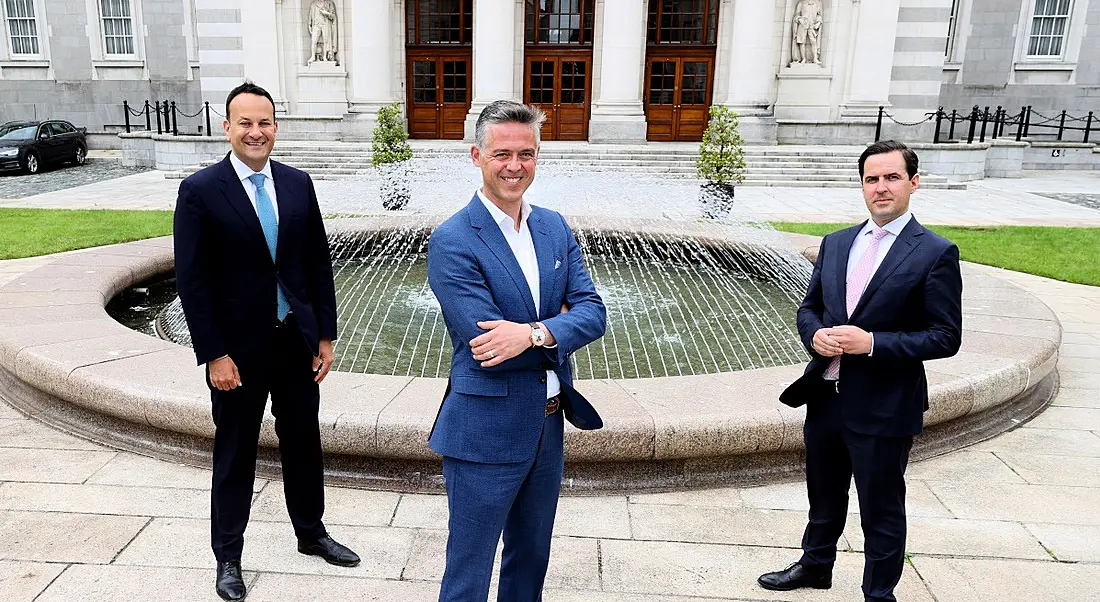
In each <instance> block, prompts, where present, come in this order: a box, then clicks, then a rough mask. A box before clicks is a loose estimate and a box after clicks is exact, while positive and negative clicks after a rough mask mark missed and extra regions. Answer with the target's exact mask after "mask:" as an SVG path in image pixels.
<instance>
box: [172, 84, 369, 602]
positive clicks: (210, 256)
mask: <svg viewBox="0 0 1100 602" xmlns="http://www.w3.org/2000/svg"><path fill="white" fill-rule="evenodd" d="M225 114H226V119H225V123H224V124H223V127H224V128H225V134H226V137H227V138H228V139H229V143H230V146H231V147H232V152H230V153H229V154H228V155H227V156H226V158H225V159H224V160H223V161H221V162H220V163H217V164H215V165H211V166H210V167H207V168H205V169H203V170H201V171H199V172H197V173H195V174H193V175H191V176H190V177H188V178H187V179H185V180H184V181H183V182H182V183H181V184H180V189H179V197H178V199H177V200H176V213H175V232H174V236H175V259H176V284H177V287H178V290H179V296H180V301H181V302H182V303H183V311H184V314H185V315H186V317H187V325H188V327H189V329H190V331H191V341H192V344H193V346H194V349H195V356H196V358H197V359H198V363H199V364H200V365H202V364H205V365H206V375H207V385H208V386H209V388H210V397H211V401H212V412H213V418H214V425H215V427H216V428H215V433H214V475H213V483H212V487H211V512H210V531H211V546H212V547H213V549H214V557H215V558H216V559H217V562H218V577H217V581H216V582H215V589H216V591H217V592H218V595H220V596H221V597H222V598H224V599H226V600H239V599H242V598H244V596H245V586H244V581H243V579H242V577H241V551H242V549H243V547H244V530H245V526H246V525H247V524H248V514H249V509H250V507H251V503H252V486H253V482H254V480H255V476H256V446H257V443H258V441H259V435H260V423H261V422H262V420H263V415H264V407H265V406H266V405H267V398H268V394H270V395H271V413H272V414H274V416H275V432H276V433H277V434H278V436H279V454H280V457H281V458H282V467H283V491H284V494H285V496H286V505H287V510H288V512H289V513H290V519H291V522H292V523H293V525H294V533H295V535H296V536H297V538H298V551H299V552H301V553H303V554H311V555H317V556H321V557H322V558H324V559H325V560H326V561H328V562H329V563H332V564H336V565H341V566H354V565H356V564H358V563H359V557H358V556H356V555H355V553H354V552H352V551H351V550H349V549H347V548H346V547H344V546H342V545H340V544H339V543H337V542H335V541H334V540H333V539H332V538H331V537H329V535H328V533H327V532H326V530H325V526H324V524H323V523H322V522H321V516H322V514H323V513H324V508H325V493H324V475H323V471H324V466H323V462H322V457H321V438H320V430H319V427H318V423H317V412H318V407H319V401H320V393H319V388H318V384H319V383H320V382H321V381H322V380H324V378H325V376H326V375H327V374H328V371H329V369H330V368H331V366H332V360H333V352H332V341H333V340H334V339H335V338H336V295H335V286H334V284H333V277H332V262H331V260H330V257H329V250H328V238H327V236H326V235H325V227H324V224H322V222H321V211H320V209H319V208H318V206H317V195H316V193H315V192H314V190H313V182H312V180H310V177H309V176H308V175H307V174H306V173H305V172H302V171H299V170H297V169H294V168H292V167H288V166H286V165H283V164H281V163H276V162H275V161H270V160H269V159H268V157H269V156H270V155H271V149H272V147H273V146H274V145H275V132H276V131H277V130H278V124H277V123H276V122H275V104H274V102H272V100H271V95H270V94H268V93H267V91H266V90H264V89H263V88H261V87H259V86H256V85H254V84H252V83H248V82H246V83H244V84H242V85H240V86H238V87H237V88H236V89H234V90H233V91H232V92H230V93H229V97H228V98H227V99H226V101H225Z"/></svg>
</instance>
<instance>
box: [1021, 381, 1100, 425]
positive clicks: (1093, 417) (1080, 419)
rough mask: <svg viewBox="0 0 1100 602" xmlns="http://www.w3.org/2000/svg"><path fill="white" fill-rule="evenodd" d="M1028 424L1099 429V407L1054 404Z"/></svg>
mask: <svg viewBox="0 0 1100 602" xmlns="http://www.w3.org/2000/svg"><path fill="white" fill-rule="evenodd" d="M1059 374H1061V373H1059ZM1028 424H1029V425H1030V426H1032V427H1035V428H1055V429H1071V430H1090V431H1100V409H1096V408H1074V407H1070V408H1066V407H1061V406H1054V407H1050V408H1047V409H1046V411H1044V412H1043V413H1042V414H1040V415H1039V416H1037V417H1036V418H1035V419H1034V420H1032V421H1031V422H1030V423H1028Z"/></svg>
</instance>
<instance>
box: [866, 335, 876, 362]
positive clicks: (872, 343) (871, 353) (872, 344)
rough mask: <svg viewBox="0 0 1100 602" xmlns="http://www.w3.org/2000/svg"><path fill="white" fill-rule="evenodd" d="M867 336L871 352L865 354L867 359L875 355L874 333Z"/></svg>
mask: <svg viewBox="0 0 1100 602" xmlns="http://www.w3.org/2000/svg"><path fill="white" fill-rule="evenodd" d="M867 334H869V335H871V350H870V351H868V352H867V357H871V356H872V355H874V354H875V333H873V332H868V333H867Z"/></svg>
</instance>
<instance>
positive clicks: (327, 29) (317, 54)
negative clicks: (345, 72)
mask: <svg viewBox="0 0 1100 602" xmlns="http://www.w3.org/2000/svg"><path fill="white" fill-rule="evenodd" d="M309 41H310V45H309V48H310V51H309V52H310V55H309V62H310V63H313V62H314V61H332V62H335V63H336V64H337V65H339V64H340V59H339V58H338V57H337V56H336V48H337V47H336V3H335V2H333V0H313V2H311V3H310V5H309Z"/></svg>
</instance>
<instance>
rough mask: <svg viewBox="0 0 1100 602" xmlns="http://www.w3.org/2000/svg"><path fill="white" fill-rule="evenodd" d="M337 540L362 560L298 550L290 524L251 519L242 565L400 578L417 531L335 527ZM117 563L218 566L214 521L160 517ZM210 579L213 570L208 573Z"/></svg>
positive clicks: (139, 536)
mask: <svg viewBox="0 0 1100 602" xmlns="http://www.w3.org/2000/svg"><path fill="white" fill-rule="evenodd" d="M329 531H330V533H331V534H332V536H333V537H334V538H335V539H336V540H337V541H339V542H341V543H343V544H345V545H347V546H348V547H350V548H351V549H353V550H355V551H356V552H357V553H358V554H359V556H360V557H361V558H362V563H361V564H360V565H359V566H357V567H353V568H344V567H337V566H333V565H330V564H328V563H326V562H325V561H324V560H321V559H320V558H318V557H316V556H306V555H304V554H299V553H298V550H297V543H296V539H295V537H294V530H293V529H292V528H291V526H290V524H289V523H285V524H284V523H269V522H263V521H249V523H248V529H247V530H246V531H245V536H244V538H245V546H244V555H243V557H242V558H241V565H242V566H243V567H244V568H245V569H247V570H255V571H267V572H276V573H301V574H309V575H334V576H358V577H371V578H378V579H397V578H399V577H400V576H401V571H402V569H404V567H405V563H406V561H407V559H408V558H409V554H410V553H411V551H412V541H413V537H414V535H415V533H416V532H415V530H413V529H394V528H381V527H353V526H348V525H341V526H338V527H337V526H334V527H333V528H331V529H329ZM115 563H117V564H129V565H139V566H166V567H177V568H201V569H207V570H210V569H211V568H212V567H213V566H214V555H213V552H211V551H210V522H209V520H208V519H207V520H203V519H186V518H156V519H153V521H152V522H151V523H149V526H148V527H146V528H145V530H144V531H142V532H141V534H140V535H138V536H137V537H136V538H134V540H133V542H131V543H130V545H129V546H127V547H126V550H125V551H123V552H122V554H119V556H118V558H117V559H116V560H115ZM210 577H211V582H212V580H213V579H212V578H213V573H211V574H210Z"/></svg>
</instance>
